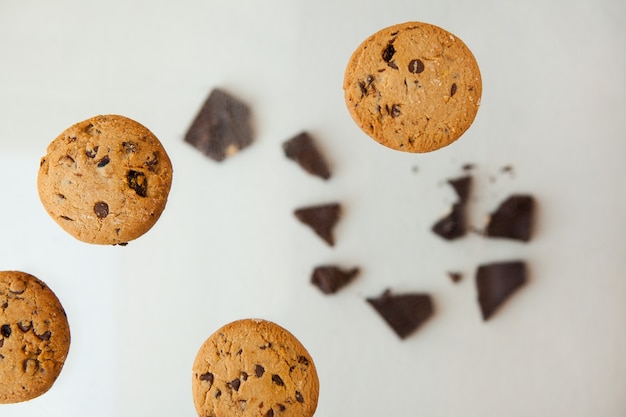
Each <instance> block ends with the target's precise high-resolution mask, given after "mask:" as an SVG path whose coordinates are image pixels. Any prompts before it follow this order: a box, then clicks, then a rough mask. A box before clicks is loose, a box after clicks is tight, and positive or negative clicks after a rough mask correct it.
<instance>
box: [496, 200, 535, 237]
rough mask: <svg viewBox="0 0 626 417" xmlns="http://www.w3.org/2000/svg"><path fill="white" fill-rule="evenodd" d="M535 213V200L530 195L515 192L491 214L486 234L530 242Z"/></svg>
mask: <svg viewBox="0 0 626 417" xmlns="http://www.w3.org/2000/svg"><path fill="white" fill-rule="evenodd" d="M534 215H535V201H534V198H533V197H532V196H530V195H523V194H514V195H512V196H510V197H509V198H507V199H506V200H504V201H503V202H502V203H501V204H500V206H499V207H498V208H497V209H496V211H494V212H493V213H491V214H490V216H489V220H488V221H487V227H486V228H485V236H487V237H496V238H497V237H499V238H505V239H514V240H521V241H523V242H528V241H529V240H530V237H531V232H532V226H533V222H534Z"/></svg>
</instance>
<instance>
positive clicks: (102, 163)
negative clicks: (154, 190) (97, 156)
mask: <svg viewBox="0 0 626 417" xmlns="http://www.w3.org/2000/svg"><path fill="white" fill-rule="evenodd" d="M109 162H111V160H110V159H109V157H108V156H106V155H105V156H104V157H103V158H102V159H101V160H100V161H98V168H102V167H105V166H107V164H108V163H109Z"/></svg>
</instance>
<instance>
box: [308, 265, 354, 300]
mask: <svg viewBox="0 0 626 417" xmlns="http://www.w3.org/2000/svg"><path fill="white" fill-rule="evenodd" d="M358 273H359V268H352V269H350V270H342V269H341V268H339V267H336V266H333V265H324V266H318V267H316V268H315V269H314V270H313V273H312V274H311V283H312V284H313V285H315V286H316V287H317V288H319V289H320V291H322V292H323V293H324V294H334V293H336V292H337V291H339V290H340V289H341V288H343V287H345V286H346V285H348V283H350V281H352V280H353V279H354V277H356V276H357V274H358Z"/></svg>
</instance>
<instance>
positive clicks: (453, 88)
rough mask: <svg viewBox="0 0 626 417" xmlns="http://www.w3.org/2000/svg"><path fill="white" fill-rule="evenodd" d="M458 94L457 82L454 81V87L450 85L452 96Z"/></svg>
mask: <svg viewBox="0 0 626 417" xmlns="http://www.w3.org/2000/svg"><path fill="white" fill-rule="evenodd" d="M455 94H456V83H452V87H450V97H452V96H453V95H455Z"/></svg>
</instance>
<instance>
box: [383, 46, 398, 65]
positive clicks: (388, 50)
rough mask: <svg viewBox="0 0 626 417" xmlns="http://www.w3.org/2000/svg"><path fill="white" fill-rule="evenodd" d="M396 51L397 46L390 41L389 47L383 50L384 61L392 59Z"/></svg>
mask: <svg viewBox="0 0 626 417" xmlns="http://www.w3.org/2000/svg"><path fill="white" fill-rule="evenodd" d="M395 53H396V48H394V47H393V44H392V43H389V44H388V45H387V47H386V48H385V49H384V50H383V54H382V57H383V61H385V62H389V61H391V60H392V58H393V56H394V55H395Z"/></svg>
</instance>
